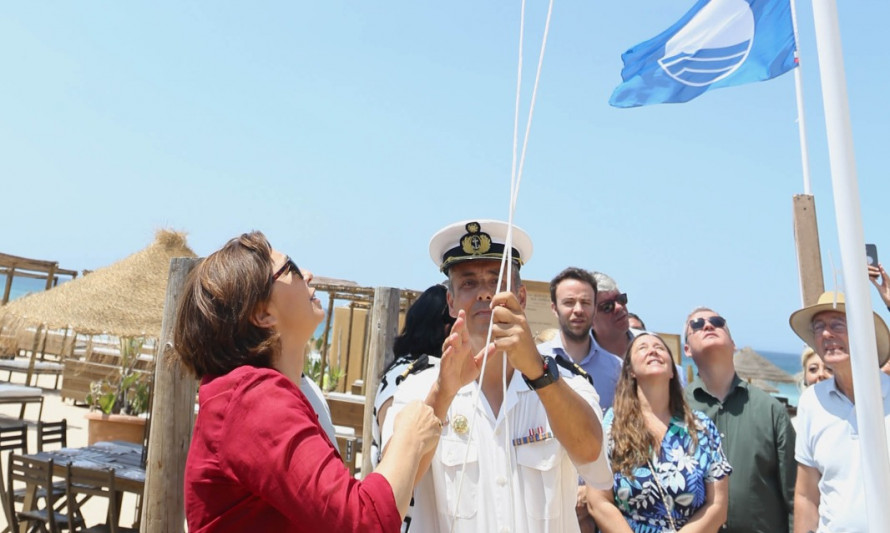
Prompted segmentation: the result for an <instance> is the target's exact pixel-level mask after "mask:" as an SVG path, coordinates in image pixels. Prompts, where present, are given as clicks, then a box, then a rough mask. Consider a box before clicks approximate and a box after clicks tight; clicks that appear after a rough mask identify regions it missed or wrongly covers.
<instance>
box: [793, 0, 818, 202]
mask: <svg viewBox="0 0 890 533" xmlns="http://www.w3.org/2000/svg"><path fill="white" fill-rule="evenodd" d="M790 3H791V26H792V28H794V60H795V61H796V62H797V68H796V69H794V92H795V95H796V96H797V130H798V133H799V134H800V160H801V166H802V167H803V193H804V194H807V195H812V194H813V193H812V192H810V191H811V188H810V152H809V147H808V146H807V128H806V122H805V121H804V116H805V114H804V111H803V82H802V81H801V76H802V74H801V69H802V68H803V65H801V63H800V39H799V38H798V36H797V8H796V7H795V5H794V0H790Z"/></svg>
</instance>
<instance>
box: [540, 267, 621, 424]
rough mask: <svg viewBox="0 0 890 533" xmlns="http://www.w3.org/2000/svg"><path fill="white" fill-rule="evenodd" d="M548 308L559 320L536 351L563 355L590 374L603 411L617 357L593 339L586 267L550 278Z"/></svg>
mask: <svg viewBox="0 0 890 533" xmlns="http://www.w3.org/2000/svg"><path fill="white" fill-rule="evenodd" d="M550 308H551V309H552V310H553V314H554V315H556V319H557V320H558V321H559V334H558V335H556V336H555V337H554V338H553V339H552V340H550V341H548V342H545V343H542V344H539V345H538V351H540V352H541V353H542V354H544V355H550V356H552V357H557V356H559V357H563V358H565V359H566V360H567V361H571V362H574V363H575V364H577V365H579V366H580V367H581V368H583V369H584V370H585V371H586V372H587V373H588V374H589V375H590V376H591V377H592V378H593V383H594V386H595V387H596V392H597V394H599V397H600V407H602V409H603V411H605V410H606V409H608V408H609V407H612V400H613V399H614V398H615V385H616V384H617V383H618V375H619V374H620V373H621V361H620V360H619V359H618V358H616V357H614V356H613V355H612V354H611V353H609V352H607V351H606V350H604V349H602V348H600V347H599V345H597V344H596V341H594V340H593V330H592V329H591V328H592V325H593V319H594V316H595V315H596V280H595V279H594V277H593V275H591V274H590V272H588V271H587V270H584V269H581V268H576V267H568V268H566V269H565V270H563V271H562V272H560V273H559V274H557V275H556V277H554V278H553V280H551V281H550Z"/></svg>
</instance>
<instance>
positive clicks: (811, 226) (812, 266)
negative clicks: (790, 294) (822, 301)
mask: <svg viewBox="0 0 890 533" xmlns="http://www.w3.org/2000/svg"><path fill="white" fill-rule="evenodd" d="M792 203H793V209H794V244H795V246H796V247H797V267H798V270H799V271H800V298H801V302H802V303H803V305H804V306H807V305H812V304H814V303H816V300H818V299H819V295H820V294H822V293H823V292H825V283H824V281H823V277H822V252H821V250H820V248H819V227H818V225H817V224H816V201H815V199H814V198H813V196H812V195H810V194H796V195H794V198H793V201H792Z"/></svg>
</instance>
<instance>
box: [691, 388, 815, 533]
mask: <svg viewBox="0 0 890 533" xmlns="http://www.w3.org/2000/svg"><path fill="white" fill-rule="evenodd" d="M686 400H687V401H688V402H689V406H690V407H692V408H693V409H697V410H699V411H702V412H704V413H705V414H706V415H708V417H709V418H710V419H711V420H713V421H714V424H715V425H716V426H717V429H718V430H719V431H720V437H721V438H722V439H723V451H724V452H725V453H726V458H727V459H729V464H730V465H732V470H733V473H732V475H731V476H730V477H729V494H730V497H729V510H728V513H727V520H726V526H725V527H724V528H723V531H729V532H736V533H743V532H744V533H754V532H763V533H779V532H786V531H789V530H790V528H789V521H790V515H791V512H792V511H793V508H794V503H793V502H794V482H795V479H796V478H797V463H795V461H794V428H793V427H792V426H791V419H790V418H789V416H788V412H787V410H786V409H785V406H784V405H782V404H781V403H779V401H778V400H776V399H775V398H773V397H772V396H770V395H769V394H767V393H765V392H763V391H762V390H760V389H758V388H757V387H754V386H749V385H748V383H746V382H744V381H742V380H741V379H740V378H739V377H738V376H734V377H733V381H732V385H731V387H730V390H729V394H727V395H726V398H724V399H723V401H722V402H721V401H720V400H718V399H717V398H715V397H714V396H712V395H711V394H710V393H709V392H708V390H707V389H706V388H705V385H704V383H703V382H702V380H701V378H699V377H697V378H696V379H695V380H694V381H693V382H692V383H690V384H689V387H687V388H686ZM753 509H756V512H752V510H753Z"/></svg>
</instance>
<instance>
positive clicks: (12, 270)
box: [2, 267, 15, 305]
mask: <svg viewBox="0 0 890 533" xmlns="http://www.w3.org/2000/svg"><path fill="white" fill-rule="evenodd" d="M13 276H15V267H9V270H7V271H6V288H4V289H3V304H2V305H6V304H7V303H9V293H10V291H12V277H13Z"/></svg>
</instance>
